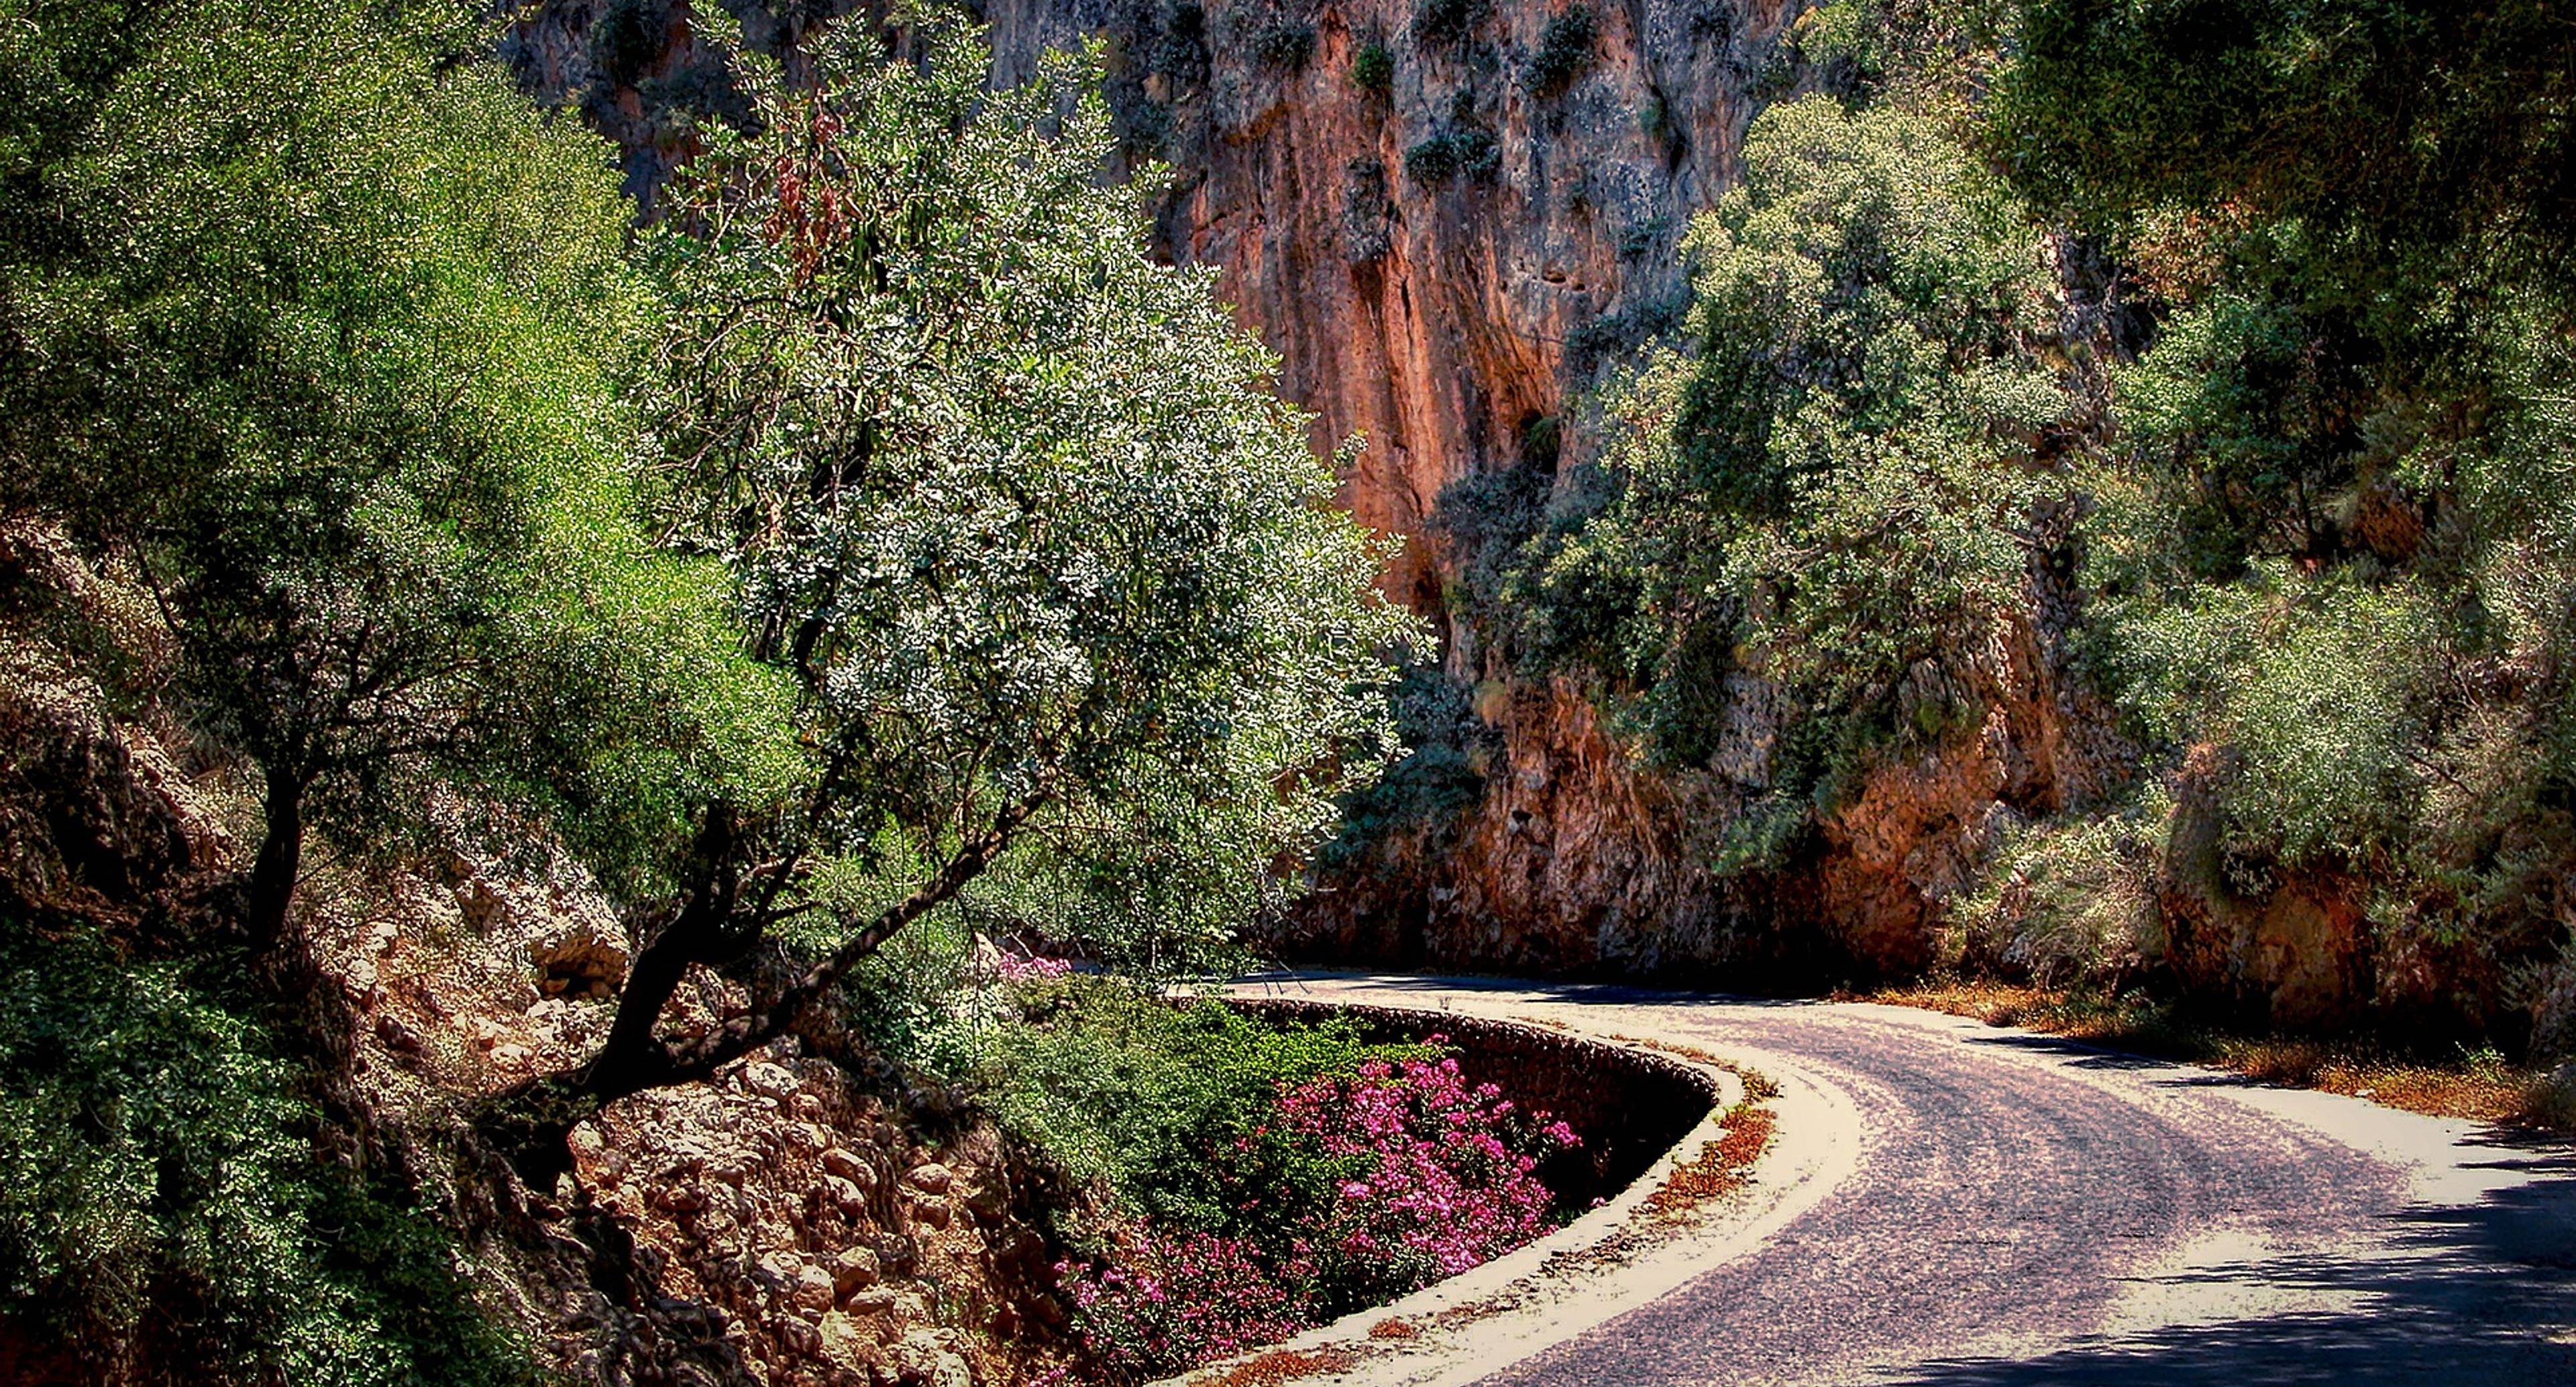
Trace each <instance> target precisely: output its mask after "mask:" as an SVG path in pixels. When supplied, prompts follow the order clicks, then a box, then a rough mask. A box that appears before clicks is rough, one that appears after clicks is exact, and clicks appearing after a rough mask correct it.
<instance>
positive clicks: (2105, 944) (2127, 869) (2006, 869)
mask: <svg viewBox="0 0 2576 1387" xmlns="http://www.w3.org/2000/svg"><path fill="white" fill-rule="evenodd" d="M2172 813H2173V805H2172V804H2171V802H2170V801H2169V800H2167V799H2166V798H2165V796H2164V795H2163V794H2162V793H2161V792H2160V791H2155V790H2150V791H2148V792H2147V793H2146V794H2144V795H2142V796H2141V797H2140V800H2139V802H2138V803H2136V804H2133V805H2129V806H2126V807H2124V808H2122V809H2121V810H2119V811H2117V812H2111V813H2104V814H2100V815H2096V816H2092V817H2070V818H2069V819H2068V820H2066V821H2064V822H2042V823H2038V824H2030V825H2023V826H2020V827H2018V828H2017V829H2016V830H2015V831H2014V832H2013V833H2012V834H2010V835H2009V836H2008V837H2007V838H2006V839H2005V841H2004V842H2003V843H2002V844H2001V845H1999V846H1998V847H1997V849H1996V850H1995V852H1994V854H1993V857H1992V860H1991V861H1990V862H1989V863H1988V865H1987V870H1986V873H1985V877H1984V879H1983V881H1981V882H1980V883H1979V885H1978V888H1977V889H1976V890H1975V891H1973V892H1971V893H1969V894H1968V895H1966V896H1964V897H1962V898H1960V899H1958V900H1956V901H1953V902H1952V903H1951V907H1950V912H1949V914H1950V920H1951V923H1952V925H1953V926H1954V928H1953V931H1952V937H1951V939H1950V941H1949V952H1950V954H1951V955H1952V957H1951V959H1950V962H1951V963H1953V964H1957V963H1959V962H1973V963H1974V964H1976V965H1978V966H1979V967H1980V968H1981V969H1985V970H1995V969H2000V970H2004V971H2008V972H2015V973H2020V974H2024V975H2027V976H2028V977H2030V978H2031V979H2032V980H2033V981H2036V982H2038V983H2039V984H2040V985H2041V986H2044V987H2055V986H2066V985H2079V984H2080V985H2087V986H2096V987H2101V988H2105V989H2107V990H2110V991H2115V992H2116V991H2118V990H2120V989H2121V988H2122V987H2123V986H2125V985H2126V984H2127V983H2128V982H2129V981H2130V980H2133V979H2136V978H2138V977H2140V976H2142V975H2143V974H2144V973H2145V971H2146V970H2147V969H2148V968H2149V967H2150V966H2152V965H2153V964H2155V963H2158V962H2161V961H2162V959H2163V954H2164V947H2165V940H2164V934H2163V917H2162V915H2161V913H2160V911H2159V908H2158V905H2157V901H2156V873H2157V871H2158V860H2159V858H2160V857H2161V856H2162V854H2163V852H2164V849H2165V846H2166V844H2165V837H2166V833H2167V830H2168V828H2169V826H2170V821H2171V817H2172Z"/></svg>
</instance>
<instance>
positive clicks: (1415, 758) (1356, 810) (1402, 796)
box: [1316, 664, 1494, 868]
mask: <svg viewBox="0 0 2576 1387" xmlns="http://www.w3.org/2000/svg"><path fill="white" fill-rule="evenodd" d="M1389 702H1390V704H1391V705H1392V706H1393V708H1394V711H1395V724H1396V732H1397V735H1398V736H1399V737H1400V738H1401V739H1402V741H1403V744H1404V748H1405V754H1404V755H1403V756H1402V757H1401V758H1400V759H1398V760H1397V761H1396V763H1395V764H1394V765H1392V766H1390V767H1388V768H1387V772H1386V774H1385V775H1384V776H1383V777H1381V778H1380V779H1379V780H1378V782H1377V783H1376V784H1374V785H1371V786H1369V787H1368V788H1367V789H1365V790H1361V791H1359V792H1357V793H1355V794H1349V795H1345V796H1343V797H1342V800H1341V810H1342V820H1341V832H1340V834H1339V835H1338V836H1336V837H1335V838H1334V839H1333V841H1331V842H1329V843H1327V844H1325V845H1324V847H1323V850H1322V851H1321V852H1319V853H1317V854H1316V861H1317V862H1318V863H1319V864H1321V865H1322V866H1324V867H1327V868H1340V867H1345V866H1348V865H1349V864H1351V863H1353V862H1355V861H1358V860H1359V859H1360V858H1362V857H1363V856H1365V855H1366V854H1367V852H1368V851H1369V849H1370V848H1371V847H1372V846H1374V845H1376V844H1378V843H1382V842H1385V841H1387V840H1388V839H1389V838H1391V837H1393V836H1395V835H1397V834H1401V833H1408V832H1411V831H1413V830H1415V829H1421V828H1432V829H1438V828H1441V827H1444V826H1446V825H1449V824H1451V823H1454V821H1455V820H1456V819H1457V817H1458V816H1459V815H1460V814H1462V813H1464V812H1465V811H1466V810H1468V809H1469V808H1472V807H1473V806H1474V805H1475V804H1476V803H1478V802H1479V801H1480V800H1481V799H1483V797H1484V789H1485V776H1484V772H1483V771H1481V770H1479V769H1478V766H1479V764H1480V762H1482V761H1483V760H1484V759H1485V758H1486V757H1488V756H1490V755H1491V754H1492V753H1493V751H1494V746H1493V742H1494V734H1493V732H1492V731H1491V730H1490V729H1489V728H1487V727H1486V726H1485V724H1484V722H1483V721H1482V720H1480V719H1479V718H1477V716H1476V715H1475V712H1474V710H1473V709H1471V708H1470V707H1469V706H1468V702H1467V691H1466V690H1464V689H1462V688H1460V687H1459V686H1458V685H1456V684H1454V683H1452V682H1450V681H1449V679H1448V678H1447V677H1446V676H1444V675H1443V674H1441V672H1440V668H1439V666H1438V665H1437V664H1408V665H1406V666H1404V668H1403V671H1402V672H1401V673H1400V674H1399V675H1398V676H1397V678H1396V681H1395V687H1394V688H1393V689H1392V690H1391V691H1390V695H1389Z"/></svg>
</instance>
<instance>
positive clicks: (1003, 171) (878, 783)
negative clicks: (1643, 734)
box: [651, 12, 1408, 954]
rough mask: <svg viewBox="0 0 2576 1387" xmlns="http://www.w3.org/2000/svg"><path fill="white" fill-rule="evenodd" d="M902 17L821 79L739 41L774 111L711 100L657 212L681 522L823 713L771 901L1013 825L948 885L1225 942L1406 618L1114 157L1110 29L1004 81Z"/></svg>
mask: <svg viewBox="0 0 2576 1387" xmlns="http://www.w3.org/2000/svg"><path fill="white" fill-rule="evenodd" d="M911 18H912V20H913V22H914V27H912V28H911V29H909V30H908V31H907V38H906V42H907V43H909V44H910V45H912V48H911V51H912V52H913V53H914V54H915V55H916V58H917V61H914V62H907V63H896V64H888V63H884V62H882V61H881V55H880V52H879V47H878V45H877V43H876V41H875V39H874V38H872V37H870V36H869V35H868V34H867V33H865V32H864V28H863V26H847V27H846V28H845V29H843V30H838V31H835V32H836V33H837V34H838V35H839V37H838V38H836V39H829V40H823V41H820V42H819V43H818V45H817V48H816V51H815V52H814V54H813V55H812V61H813V63H814V68H815V77H816V84H815V85H812V86H807V85H803V84H798V83H787V82H785V81H783V80H781V79H780V78H779V77H778V76H777V74H775V73H769V74H765V75H763V74H750V75H747V76H746V78H745V80H744V81H743V82H742V85H743V86H744V88H745V89H746V90H751V91H754V92H756V93H757V96H756V102H757V106H758V114H759V121H758V122H757V128H758V130H759V132H760V133H758V134H756V135H749V136H744V135H738V134H732V133H727V132H709V133H708V135H707V142H708V147H707V150H706V153H705V155H704V156H703V157H702V158H701V159H700V160H699V161H698V162H697V163H696V164H695V165H693V166H692V168H691V169H690V170H689V171H688V172H687V173H686V174H685V175H684V176H682V177H680V178H678V179H676V180H675V181H674V183H673V185H672V188H671V191H670V206H671V208H672V215H671V217H670V218H669V220H668V222H667V224H666V227H665V229H664V230H662V231H661V232H659V233H657V234H656V235H655V236H654V237H653V239H652V243H651V253H652V256H653V258H654V262H655V264H656V265H657V266H658V267H659V268H660V269H661V271H662V272H663V273H664V275H665V276H666V277H667V281H668V284H669V286H670V288H669V294H670V301H669V306H668V324H669V326H668V329H667V331H666V333H665V336H664V338H663V341H662V343H661V346H660V349H659V352H658V358H657V359H658V371H657V378H656V385H655V399H654V412H655V416H656V418H657V419H658V421H659V428H660V431H661V434H662V436H663V438H664V439H665V440H666V441H667V444H668V448H669V452H668V456H669V458H670V463H669V465H668V466H667V467H666V469H665V472H664V476H665V481H666V486H667V493H666V496H667V512H668V514H669V516H670V518H671V521H670V523H671V524H672V525H673V526H674V527H675V529H676V530H677V531H678V532H679V533H680V534H682V535H684V536H686V537H687V542H688V543H691V544H693V545H696V546H701V547H703V548H705V549H707V550H710V551H714V552H719V553H722V554H725V555H726V556H728V558H729V559H730V561H731V563H732V564H733V566H734V568H735V570H736V572H737V573H738V574H739V578H740V583H741V588H742V601H743V604H744V610H745V613H746V617H747V620H748V623H749V628H750V632H751V638H752V644H753V647H754V650H755V653H756V655H757V657H758V658H760V659H761V660H763V661H764V662H766V663H768V664H770V665H772V666H773V667H775V668H777V669H778V670H780V671H781V672H782V673H783V674H784V675H785V676H786V677H788V678H789V679H791V680H792V681H793V682H794V684H795V685H796V687H797V689H798V691H799V692H798V696H799V707H798V711H797V714H796V717H797V719H798V725H799V728H800V732H801V735H802V736H803V737H804V738H805V740H806V742H807V744H808V745H809V746H811V747H812V748H813V757H814V761H813V765H812V766H811V768H810V769H809V771H808V776H809V784H810V792H809V801H808V802H809V804H810V806H811V808H809V809H808V810H806V811H802V812H801V813H800V815H799V816H797V817H794V818H792V819H790V820H788V821H785V822H783V823H781V824H780V825H779V826H778V828H777V830H776V831H777V832H778V833H779V834H780V835H782V837H783V840H784V844H783V845H784V848H785V851H786V852H787V853H788V854H789V855H790V856H791V857H798V858H802V859H804V860H808V861H811V862H813V863H814V864H816V865H817V868H818V870H816V871H815V872H814V873H813V874H812V875H811V876H810V877H800V879H799V881H798V883H797V884H796V885H795V886H794V887H792V888H788V889H789V891H790V894H789V896H787V897H785V898H784V899H790V900H795V899H801V900H804V901H806V902H809V903H810V904H812V905H814V906H819V907H821V910H822V918H824V919H828V920H840V921H847V920H852V919H856V918H859V917H860V916H862V915H864V914H869V913H873V912H874V911H875V910H876V909H878V908H881V907H882V906H884V905H885V904H887V903H888V902H890V901H893V900H895V899H897V898H899V897H901V896H903V895H904V894H905V893H907V892H909V891H910V890H911V889H912V888H913V887H914V886H915V885H917V884H918V883H919V882H921V881H922V880H924V879H925V878H928V877H930V876H932V875H934V874H935V872H936V871H937V870H938V868H939V864H940V863H942V862H943V861H946V860H950V859H951V858H952V856H953V855H954V854H956V853H958V852H961V851H963V850H964V849H963V848H962V847H961V845H962V844H964V843H966V842H968V841H969V840H970V839H972V838H974V837H975V836H976V835H977V834H979V833H981V832H982V831H983V830H984V829H985V827H986V825H987V824H990V823H993V822H997V821H1008V822H1010V823H1011V824H1012V825H1013V827H1011V828H1010V829H1009V830H1008V832H1009V834H1010V835H1011V837H1010V851H1008V852H1007V853H1005V854H1003V855H1002V856H1001V858H1000V860H998V861H996V862H995V863H994V864H993V865H991V866H990V867H989V868H986V869H984V870H983V872H982V874H981V876H980V877H978V878H977V879H976V880H975V882H974V884H973V885H972V886H971V887H969V888H968V889H967V892H966V895H965V897H964V899H963V902H962V905H961V909H964V910H966V911H968V912H981V913H982V914H983V916H984V917H987V918H991V919H994V920H997V921H1010V922H1014V927H1015V928H1018V929H1027V930H1033V931H1035V932H1037V933H1039V934H1042V935H1044V936H1046V937H1049V938H1054V939H1059V940H1072V939H1077V938H1079V939H1087V940H1090V941H1093V942H1094V943H1095V944H1097V945H1098V946H1100V947H1103V948H1106V949H1110V950H1112V951H1124V952H1125V953H1128V954H1134V953H1155V954H1169V953H1170V952H1171V951H1173V950H1175V949H1182V948H1184V947H1196V946H1199V945H1206V946H1211V947H1213V946H1215V945H1216V944H1218V943H1219V942H1220V941H1221V940H1222V938H1223V936H1224V934H1225V932H1226V931H1227V929H1228V928H1230V927H1231V926H1232V925H1233V924H1235V923H1237V922H1240V921H1241V920H1243V919H1244V918H1247V917H1248V916H1249V915H1250V914H1251V913H1252V912H1253V911H1254V910H1256V909H1258V908H1260V907H1261V906H1262V905H1263V904H1264V903H1265V902H1266V901H1268V900H1271V899H1274V898H1275V897H1276V896H1277V894H1278V893H1279V892H1280V891H1281V890H1283V889H1284V882H1283V880H1282V878H1281V876H1280V875H1279V874H1277V873H1275V872H1274V871H1273V870H1272V867H1273V864H1274V863H1275V862H1276V861H1278V860H1279V859H1280V857H1281V856H1282V854H1295V853H1300V852H1303V851H1305V850H1306V849H1308V848H1310V847H1312V846H1313V845H1314V844H1315V843H1317V842H1319V841H1320V840H1321V838H1322V837H1323V836H1324V834H1325V832H1326V831H1327V828H1328V825H1329V822H1330V817H1331V812H1332V796H1333V795H1335V794H1337V793H1339V792H1340V791H1341V790H1342V789H1343V788H1345V784H1346V783H1347V780H1348V779H1349V778H1353V777H1357V778H1361V779H1364V778H1366V777H1367V776H1368V775H1369V774H1372V773H1373V771H1374V768H1375V766H1376V764H1377V758H1378V757H1379V755H1380V753H1379V752H1378V751H1376V750H1374V749H1373V748H1374V746H1375V744H1376V743H1378V742H1379V741H1381V740H1382V738H1383V737H1384V735H1385V727H1384V712H1383V705H1382V704H1381V703H1379V702H1377V701H1376V700H1374V699H1373V698H1371V697H1368V696H1366V695H1365V694H1364V693H1363V692H1361V691H1362V690H1364V689H1365V688H1367V687H1368V686H1370V685H1373V684H1374V683H1376V682H1377V680H1378V679H1379V677H1380V676H1379V671H1380V670H1381V669H1382V664H1381V663H1380V658H1379V656H1378V654H1377V651H1378V650H1379V649H1380V648H1382V647H1383V646H1385V645H1386V644H1387V643H1388V642H1389V641H1391V640H1393V639H1395V638H1397V637H1398V636H1400V635H1401V634H1403V633H1404V632H1405V631H1406V630H1407V629H1408V628H1407V623H1406V620H1405V618H1404V617H1403V616H1402V615H1401V614H1400V613H1398V612H1396V611H1394V610H1393V609H1391V608H1390V607H1388V606H1387V605H1386V604H1385V603H1384V602H1383V601H1382V600H1381V599H1379V598H1378V597H1377V596H1376V594H1375V592H1374V589H1373V587H1372V582H1373V580H1374V578H1375V576H1376V574H1377V571H1378V568H1379V565H1380V563H1381V562H1382V559H1383V557H1384V556H1383V553H1382V551H1381V550H1380V549H1379V547H1378V546H1376V545H1375V544H1374V543H1372V542H1371V541H1370V540H1369V539H1368V537H1367V536H1366V534H1365V532H1364V531H1362V530H1361V529H1360V528H1359V527H1358V526H1357V525H1356V524H1355V523H1353V522H1352V521H1351V520H1350V519H1349V518H1348V517H1347V516H1345V515H1343V514H1341V513H1339V512H1337V511H1333V510H1331V509H1329V508H1328V507H1327V505H1326V504H1325V503H1326V502H1327V501H1328V500H1329V498H1330V496H1331V494H1332V486H1333V482H1332V477H1331V475H1330V473H1329V472H1328V470H1327V469H1326V468H1324V467H1323V466H1322V465H1320V464H1319V463H1318V462H1317V460H1316V459H1315V458H1314V456H1313V455H1312V454H1311V453H1310V452H1309V451H1308V448H1307V443H1306V420H1305V418H1304V417H1303V416H1302V415H1300V414H1298V413H1297V412H1296V411H1294V410H1293V409H1291V408H1289V407H1288V406H1286V405H1285V404H1283V403H1281V402H1280V401H1279V399H1278V398H1277V396H1276V395H1275V394H1273V393H1272V391H1271V388H1270V375H1271V371H1272V369H1273V365H1274V363H1273V360H1272V359H1271V358H1270V357H1269V356H1268V355H1267V354H1266V353H1264V352H1263V351H1262V350H1261V349H1260V347H1259V346H1258V345H1257V344H1256V343H1255V342H1254V341H1253V340H1252V339H1251V338H1249V337H1248V336H1246V335H1245V334H1243V333H1241V332H1240V331H1238V330H1237V329H1236V327H1235V325H1234V323H1233V321H1232V319H1231V317H1230V316H1229V314H1228V313H1227V311H1226V310H1225V308H1224V307H1223V306H1222V305H1221V304H1219V303H1217V302H1216V300H1215V299H1214V298H1213V297H1212V296H1211V294H1210V293H1209V286H1208V281H1207V279H1206V278H1205V277H1204V276H1202V275H1199V274H1195V273H1187V272H1180V271H1174V270H1171V269H1167V268H1164V267H1161V266H1157V265H1156V264H1154V263H1153V262H1152V261H1151V260H1150V259H1149V258H1148V257H1147V255H1146V254H1145V248H1144V238H1143V234H1142V231H1143V225H1144V212H1143V207H1142V205H1141V202H1140V194H1139V192H1138V191H1137V190H1136V188H1134V187H1124V188H1112V187H1104V186H1101V184H1100V182H1099V179H1098V177H1097V175H1098V172H1099V170H1100V169H1101V167H1102V166H1103V164H1104V162H1105V161H1106V160H1107V159H1108V158H1109V156H1110V154H1111V147H1112V144H1111V137H1110V133H1109V128H1108V121H1107V116H1106V114H1105V112H1104V110H1103V108H1102V106H1101V103H1100V101H1099V99H1098V98H1097V96H1096V94H1095V93H1094V91H1093V88H1092V80H1093V79H1092V64H1093V63H1094V62H1095V61H1096V54H1086V55H1064V54H1059V55H1056V56H1055V57H1052V58H1050V59H1049V60H1048V61H1047V62H1046V64H1045V65H1044V66H1043V68H1042V70H1041V72H1040V73H1039V75H1038V76H1037V78H1036V79H1035V80H1034V81H1032V82H1031V83H1030V84H1028V85H1026V86H1023V87H1018V88H1014V89H1009V90H1005V91H1000V92H993V91H988V90H987V89H986V87H985V75H986V72H987V69H988V67H989V55H988V54H987V53H986V51H985V50H984V48H983V47H982V45H981V44H980V43H979V42H978V41H977V40H976V38H975V36H974V34H973V33H972V32H971V31H970V30H969V29H968V28H967V27H966V26H965V25H964V24H963V23H962V22H961V21H959V20H957V19H956V18H955V17H954V16H952V15H949V14H947V13H946V12H938V13H922V14H918V15H914V16H911ZM745 61H746V62H748V61H750V60H748V59H746V60H745ZM1148 181H1150V180H1148ZM1140 186H1141V185H1140ZM1018 814H1026V815H1027V816H1028V817H1027V818H1026V820H1025V826H1024V827H1021V826H1019V824H1020V821H1019V820H1016V819H1014V818H1013V817H1012V816H1014V815H1018ZM826 928H827V930H828V929H829V928H830V927H826Z"/></svg>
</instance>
